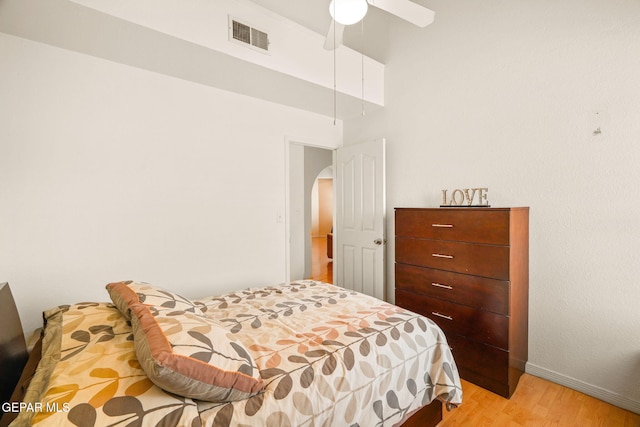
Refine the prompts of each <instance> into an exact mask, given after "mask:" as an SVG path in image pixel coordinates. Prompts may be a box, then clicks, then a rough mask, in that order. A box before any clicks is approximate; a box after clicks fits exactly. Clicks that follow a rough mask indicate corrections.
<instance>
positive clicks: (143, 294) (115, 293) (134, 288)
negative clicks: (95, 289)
mask: <svg viewBox="0 0 640 427" xmlns="http://www.w3.org/2000/svg"><path fill="white" fill-rule="evenodd" d="M107 291H108V292H109V296H110V297H111V300H112V301H113V303H114V304H115V305H116V307H118V310H120V312H121V313H122V315H123V316H124V317H126V318H127V319H131V314H130V313H129V310H130V307H131V306H132V305H133V304H136V303H143V304H147V305H153V306H160V307H164V308H172V309H175V310H177V311H186V312H190V313H196V314H202V311H200V309H199V308H198V306H197V305H195V304H194V303H193V302H191V300H189V299H187V298H185V297H183V296H182V295H179V294H176V293H175V292H171V291H168V290H166V289H162V288H159V287H157V286H153V285H150V284H148V283H144V282H134V281H131V280H129V281H126V282H116V283H109V284H108V285H107Z"/></svg>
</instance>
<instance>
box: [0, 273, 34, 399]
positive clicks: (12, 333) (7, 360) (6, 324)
mask: <svg viewBox="0 0 640 427" xmlns="http://www.w3.org/2000/svg"><path fill="white" fill-rule="evenodd" d="M0 315H2V322H0V323H1V326H0V385H1V386H2V390H1V391H2V394H1V395H0V402H1V403H4V402H7V401H9V399H10V398H11V393H12V392H13V389H14V388H15V386H16V384H17V383H18V379H19V378H20V374H21V373H22V368H24V365H25V363H27V358H28V357H29V354H28V353H27V344H26V342H25V340H24V333H23V331H22V324H21V323H20V316H19V315H18V310H17V308H16V303H15V301H14V300H13V295H11V289H9V284H8V283H2V284H0Z"/></svg>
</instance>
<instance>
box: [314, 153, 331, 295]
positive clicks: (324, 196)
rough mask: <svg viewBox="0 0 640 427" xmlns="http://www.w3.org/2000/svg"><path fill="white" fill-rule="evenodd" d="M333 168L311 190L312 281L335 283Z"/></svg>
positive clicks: (318, 178) (325, 170)
mask: <svg viewBox="0 0 640 427" xmlns="http://www.w3.org/2000/svg"><path fill="white" fill-rule="evenodd" d="M333 212H334V210H333V166H328V167H326V168H324V169H323V170H322V171H321V172H320V173H319V174H318V176H317V178H316V180H315V182H314V184H313V188H312V190H311V275H310V276H309V278H310V279H313V280H320V281H322V282H326V283H333Z"/></svg>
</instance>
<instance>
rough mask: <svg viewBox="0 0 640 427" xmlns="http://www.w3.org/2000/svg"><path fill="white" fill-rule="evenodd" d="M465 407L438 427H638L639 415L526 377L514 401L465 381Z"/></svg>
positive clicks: (458, 409)
mask: <svg viewBox="0 0 640 427" xmlns="http://www.w3.org/2000/svg"><path fill="white" fill-rule="evenodd" d="M462 393H463V395H462V402H463V403H462V405H460V407H458V408H456V409H454V410H452V411H451V412H447V411H446V410H445V411H444V414H443V420H442V422H441V423H440V424H439V425H438V426H439V427H453V426H465V427H466V426H473V427H476V426H491V427H494V426H495V427H502V426H510V427H519V426H531V427H552V426H553V427H565V426H566V427H596V426H597V427H639V426H640V415H638V414H634V413H632V412H629V411H626V410H624V409H620V408H617V407H615V406H613V405H609V404H608V403H605V402H602V401H601V400H598V399H595V398H593V397H590V396H587V395H585V394H583V393H580V392H577V391H575V390H571V389H569V388H567V387H563V386H561V385H558V384H554V383H552V382H550V381H546V380H543V379H541V378H538V377H534V376H532V375H529V374H524V375H523V376H522V377H521V378H520V383H519V384H518V388H517V389H516V391H515V393H514V394H513V396H511V399H505V398H503V397H500V396H498V395H497V394H493V393H491V392H490V391H487V390H484V389H483V388H480V387H478V386H476V385H474V384H471V383H469V382H467V381H464V380H462Z"/></svg>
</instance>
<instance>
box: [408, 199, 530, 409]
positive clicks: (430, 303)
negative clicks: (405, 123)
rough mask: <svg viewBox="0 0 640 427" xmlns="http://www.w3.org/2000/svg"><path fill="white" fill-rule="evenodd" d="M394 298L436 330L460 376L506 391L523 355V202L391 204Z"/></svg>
mask: <svg viewBox="0 0 640 427" xmlns="http://www.w3.org/2000/svg"><path fill="white" fill-rule="evenodd" d="M395 234H396V240H395V245H396V246H395V252H396V255H395V260H396V264H395V289H396V291H395V298H396V301H395V302H396V304H397V305H399V306H401V307H404V308H407V309H409V310H411V311H415V312H417V313H420V314H423V315H425V316H427V317H429V318H431V319H432V320H433V321H434V322H436V323H437V324H438V326H440V327H441V328H442V330H444V332H445V334H446V335H447V340H448V342H449V345H450V346H451V348H452V350H453V355H454V358H455V360H456V363H457V365H458V370H459V372H460V376H461V377H462V378H464V379H466V380H468V381H470V382H473V383H474V384H477V385H479V386H481V387H484V388H486V389H488V390H491V391H493V392H494V393H497V394H499V395H501V396H504V397H510V396H511V395H512V394H513V392H514V391H515V388H516V386H517V384H518V380H519V379H520V376H521V375H522V373H523V372H524V368H525V364H526V363H527V358H528V318H529V312H528V300H529V208H440V209H418V208H396V210H395Z"/></svg>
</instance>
